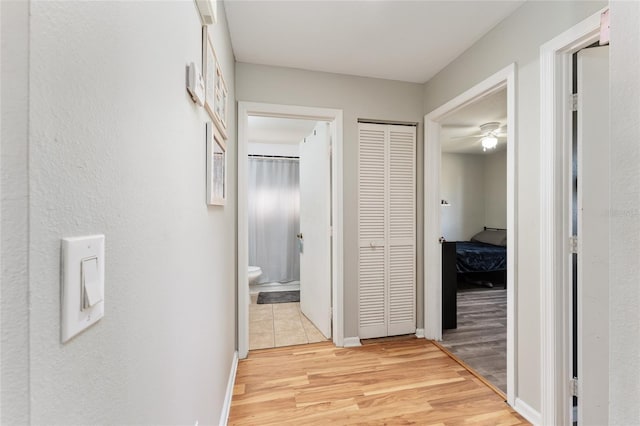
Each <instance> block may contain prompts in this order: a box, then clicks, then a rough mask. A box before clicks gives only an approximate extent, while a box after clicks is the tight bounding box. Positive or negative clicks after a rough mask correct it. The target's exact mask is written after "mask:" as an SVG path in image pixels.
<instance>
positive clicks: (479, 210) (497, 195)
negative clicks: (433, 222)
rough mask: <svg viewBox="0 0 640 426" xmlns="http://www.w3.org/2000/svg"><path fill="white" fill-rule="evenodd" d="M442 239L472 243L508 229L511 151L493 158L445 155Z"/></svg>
mask: <svg viewBox="0 0 640 426" xmlns="http://www.w3.org/2000/svg"><path fill="white" fill-rule="evenodd" d="M440 183H441V198H442V199H444V200H446V201H448V202H449V203H450V204H451V205H450V206H448V207H441V208H440V212H441V221H442V236H443V237H444V238H445V239H446V240H447V241H468V240H469V239H470V238H471V237H472V236H473V235H475V234H476V233H478V232H480V231H482V229H483V227H484V226H487V227H491V228H506V227H507V151H506V150H502V151H498V152H494V153H491V154H489V155H485V154H483V155H476V154H453V153H442V162H441V169H440Z"/></svg>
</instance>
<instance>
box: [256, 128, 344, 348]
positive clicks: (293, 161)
mask: <svg viewBox="0 0 640 426" xmlns="http://www.w3.org/2000/svg"><path fill="white" fill-rule="evenodd" d="M248 124H249V126H248V136H249V144H248V181H247V183H248V193H247V206H248V230H249V235H248V237H249V238H248V242H249V268H248V273H249V295H250V299H251V303H250V305H249V350H254V349H266V348H274V347H281V346H290V345H300V344H307V343H316V342H321V341H324V340H327V339H328V338H330V337H331V327H330V321H331V320H330V316H329V315H330V314H329V311H328V310H327V311H326V312H322V311H319V310H318V309H316V308H317V306H322V305H327V306H330V304H331V286H330V283H331V262H330V250H331V249H330V235H329V234H328V233H327V230H328V229H329V228H330V212H331V209H330V207H331V192H330V191H331V188H330V163H329V158H328V155H329V154H328V153H329V146H330V135H329V132H328V130H329V129H328V126H329V124H328V123H327V122H323V121H313V120H300V119H289V118H274V117H249V119H248ZM301 283H303V284H304V285H301Z"/></svg>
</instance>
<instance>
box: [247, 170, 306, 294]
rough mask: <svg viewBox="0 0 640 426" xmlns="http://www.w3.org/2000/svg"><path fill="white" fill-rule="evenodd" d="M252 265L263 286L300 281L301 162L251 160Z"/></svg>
mask: <svg viewBox="0 0 640 426" xmlns="http://www.w3.org/2000/svg"><path fill="white" fill-rule="evenodd" d="M248 183H249V191H248V195H249V200H248V201H249V202H248V208H249V209H248V210H249V265H252V266H259V267H260V268H262V276H261V277H260V280H259V282H260V283H266V282H289V281H299V280H300V252H299V250H298V240H297V238H296V235H297V234H298V233H299V232H300V169H299V163H298V160H297V159H281V158H261V157H249V182H248Z"/></svg>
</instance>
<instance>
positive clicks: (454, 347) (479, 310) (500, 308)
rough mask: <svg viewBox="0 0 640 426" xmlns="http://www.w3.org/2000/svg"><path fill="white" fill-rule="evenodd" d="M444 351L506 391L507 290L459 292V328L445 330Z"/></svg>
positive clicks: (501, 390) (443, 334)
mask: <svg viewBox="0 0 640 426" xmlns="http://www.w3.org/2000/svg"><path fill="white" fill-rule="evenodd" d="M441 345H442V347H443V349H444V350H445V351H447V352H449V353H451V354H452V355H453V356H454V357H455V359H456V360H458V361H460V362H462V363H464V365H465V367H469V368H471V369H472V370H474V372H476V373H477V374H479V375H481V376H482V379H483V380H487V381H488V382H490V384H491V386H495V387H496V388H498V389H499V390H500V392H501V393H503V394H504V392H506V391H507V290H500V289H484V290H458V328H456V329H451V330H443V332H442V342H441Z"/></svg>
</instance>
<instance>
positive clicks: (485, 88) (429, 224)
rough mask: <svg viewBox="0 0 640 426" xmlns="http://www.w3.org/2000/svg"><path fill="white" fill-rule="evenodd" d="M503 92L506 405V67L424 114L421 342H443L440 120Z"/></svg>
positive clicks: (510, 163) (511, 116)
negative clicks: (423, 289)
mask: <svg viewBox="0 0 640 426" xmlns="http://www.w3.org/2000/svg"><path fill="white" fill-rule="evenodd" d="M505 88H506V89H507V229H508V232H507V402H508V403H509V404H510V405H511V406H513V405H514V403H515V394H516V372H517V370H516V359H517V356H516V347H517V346H516V342H517V332H516V330H517V327H516V325H517V324H516V321H517V314H516V312H517V306H516V301H517V297H516V296H517V289H518V286H517V282H516V277H517V273H516V272H517V271H516V268H517V264H518V262H517V254H518V251H517V244H518V226H517V198H516V197H517V191H516V188H517V176H518V174H517V171H516V158H517V157H516V154H517V141H516V123H517V121H516V108H515V105H516V65H515V64H511V65H509V66H507V67H505V68H503V69H502V70H500V71H498V72H497V73H495V74H494V75H492V76H491V77H489V78H487V79H486V80H484V81H482V82H480V83H478V84H477V85H475V86H473V87H472V88H470V89H469V90H467V91H466V92H464V93H462V94H461V95H459V96H457V97H455V98H454V99H452V100H450V101H449V102H447V103H445V104H444V105H442V106H440V107H439V108H437V109H435V110H434V111H432V112H430V113H429V114H427V115H425V117H424V121H425V135H424V141H425V143H424V146H425V149H424V170H425V173H424V271H425V291H424V324H425V328H424V337H426V338H427V339H432V340H442V247H441V245H440V242H439V238H440V235H441V223H440V214H441V212H440V162H441V151H442V148H441V143H440V121H441V120H442V119H443V118H444V117H445V116H446V115H449V114H451V113H452V112H455V111H457V110H459V109H461V108H464V107H465V106H467V105H469V104H472V103H474V102H477V101H478V100H480V99H482V98H485V97H487V96H490V95H492V94H494V93H496V92H497V91H499V90H502V89H505Z"/></svg>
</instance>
